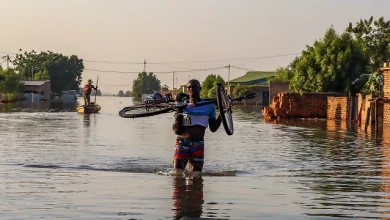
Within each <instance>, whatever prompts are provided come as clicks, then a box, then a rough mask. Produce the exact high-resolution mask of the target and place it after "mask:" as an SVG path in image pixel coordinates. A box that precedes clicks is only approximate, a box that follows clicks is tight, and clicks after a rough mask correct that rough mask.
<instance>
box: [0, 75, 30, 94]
mask: <svg viewBox="0 0 390 220" xmlns="http://www.w3.org/2000/svg"><path fill="white" fill-rule="evenodd" d="M21 80H22V77H21V76H20V75H19V74H17V73H16V72H15V71H14V70H13V69H7V70H0V93H1V94H2V95H3V99H4V100H7V101H9V100H12V99H15V98H16V97H17V95H18V94H19V93H21V92H23V90H24V84H23V83H22V82H21Z"/></svg>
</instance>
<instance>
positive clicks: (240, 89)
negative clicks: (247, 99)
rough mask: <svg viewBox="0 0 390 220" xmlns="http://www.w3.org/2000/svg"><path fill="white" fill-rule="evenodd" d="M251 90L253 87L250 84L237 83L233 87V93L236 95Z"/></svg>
mask: <svg viewBox="0 0 390 220" xmlns="http://www.w3.org/2000/svg"><path fill="white" fill-rule="evenodd" d="M250 91H251V89H250V88H249V87H248V86H241V85H240V84H237V85H235V86H234V87H233V92H232V95H233V96H234V97H239V96H241V95H246V94H248V93H249V92H250Z"/></svg>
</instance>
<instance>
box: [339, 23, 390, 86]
mask: <svg viewBox="0 0 390 220" xmlns="http://www.w3.org/2000/svg"><path fill="white" fill-rule="evenodd" d="M346 31H347V32H348V33H351V34H353V35H354V37H355V38H356V40H357V41H358V42H359V43H360V44H361V46H362V47H363V52H364V54H365V55H366V56H367V57H369V62H370V65H369V66H368V72H369V73H370V76H369V80H368V81H367V84H366V87H365V89H366V90H367V91H369V92H373V93H374V94H383V72H382V71H381V70H380V67H381V66H382V65H383V63H385V62H388V61H389V59H390V46H389V44H390V21H385V20H384V18H383V17H380V18H379V19H378V20H374V18H373V17H372V16H371V17H370V19H368V20H360V21H359V22H357V23H356V26H355V27H354V26H353V25H352V23H351V22H350V23H349V25H348V27H347V29H346Z"/></svg>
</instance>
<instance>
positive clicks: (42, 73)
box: [34, 70, 50, 80]
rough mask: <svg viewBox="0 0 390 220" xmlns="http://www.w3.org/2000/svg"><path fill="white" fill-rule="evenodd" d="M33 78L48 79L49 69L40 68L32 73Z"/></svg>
mask: <svg viewBox="0 0 390 220" xmlns="http://www.w3.org/2000/svg"><path fill="white" fill-rule="evenodd" d="M34 79H35V80H48V79H50V74H49V71H47V70H41V71H39V72H37V73H36V74H34Z"/></svg>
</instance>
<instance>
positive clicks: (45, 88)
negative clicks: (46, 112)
mask: <svg viewBox="0 0 390 220" xmlns="http://www.w3.org/2000/svg"><path fill="white" fill-rule="evenodd" d="M24 91H30V92H36V93H39V94H40V99H41V100H46V101H48V100H50V93H51V83H50V81H47V82H45V83H44V84H43V85H40V86H28V85H25V86H24Z"/></svg>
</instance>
